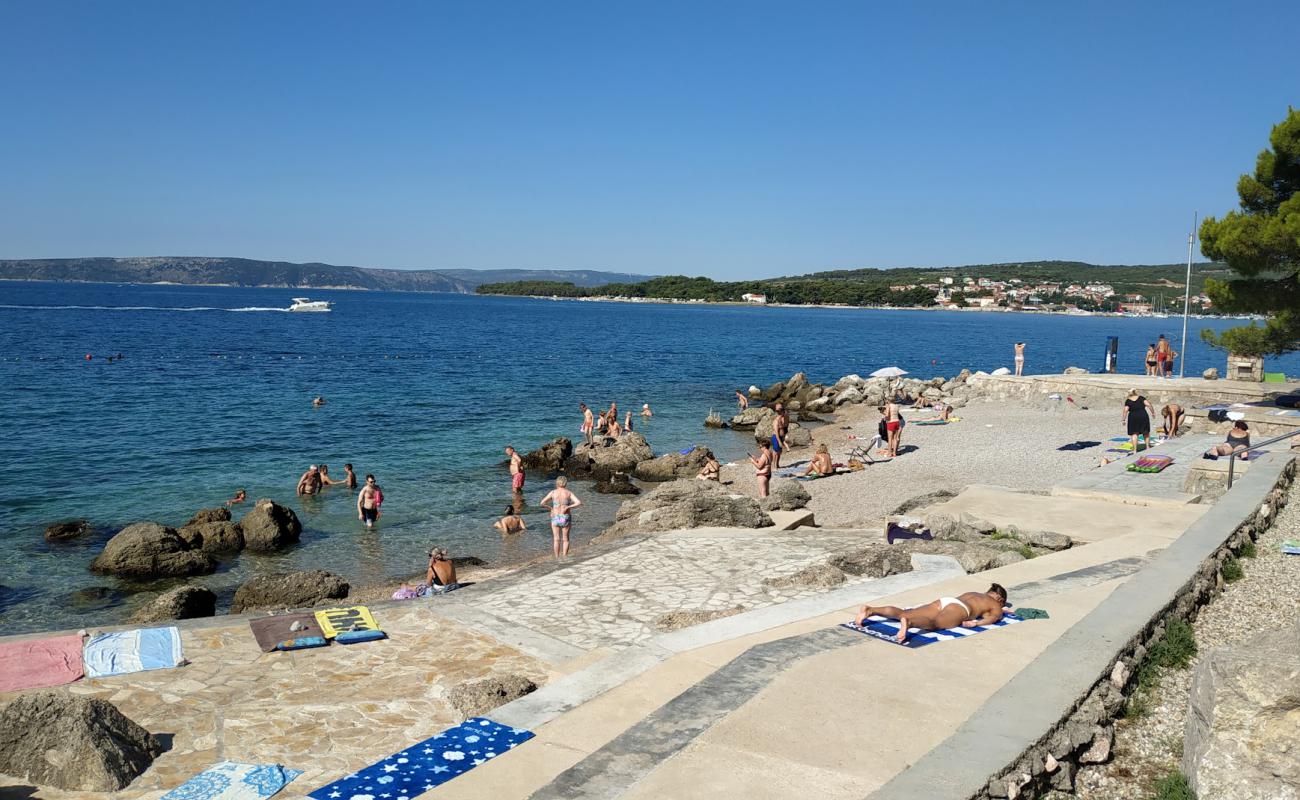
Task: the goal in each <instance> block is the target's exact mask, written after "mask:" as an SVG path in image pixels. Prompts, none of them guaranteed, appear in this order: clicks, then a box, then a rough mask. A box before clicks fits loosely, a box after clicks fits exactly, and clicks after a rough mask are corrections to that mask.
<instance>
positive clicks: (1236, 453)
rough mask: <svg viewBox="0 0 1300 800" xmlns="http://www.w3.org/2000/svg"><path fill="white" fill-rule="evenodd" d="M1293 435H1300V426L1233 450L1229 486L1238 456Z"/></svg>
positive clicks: (1229, 458) (1229, 464) (1229, 462)
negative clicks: (1244, 447) (1243, 448)
mask: <svg viewBox="0 0 1300 800" xmlns="http://www.w3.org/2000/svg"><path fill="white" fill-rule="evenodd" d="M1292 436H1300V428H1296V429H1295V430H1293V431H1291V432H1290V433H1284V434H1282V435H1281V436H1274V437H1273V438H1272V439H1265V440H1264V441H1262V442H1260V443H1259V444H1254V445H1251V446H1250V447H1247V448H1246V449H1245V450H1236V451H1233V453H1232V455H1230V456H1228V488H1229V489H1231V488H1232V476H1233V473H1234V472H1236V466H1237V458H1238V457H1239V456H1241V455H1242V454H1245V453H1249V452H1251V451H1253V450H1258V449H1259V448H1261V447H1268V446H1269V445H1270V444H1273V443H1274V442H1280V441H1282V440H1283V439H1290V438H1291V437H1292Z"/></svg>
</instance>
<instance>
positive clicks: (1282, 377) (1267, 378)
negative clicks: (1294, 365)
mask: <svg viewBox="0 0 1300 800" xmlns="http://www.w3.org/2000/svg"><path fill="white" fill-rule="evenodd" d="M1264 383H1286V373H1285V372H1265V373H1264Z"/></svg>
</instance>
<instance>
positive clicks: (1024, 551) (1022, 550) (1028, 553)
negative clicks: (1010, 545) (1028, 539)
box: [1016, 544, 1038, 559]
mask: <svg viewBox="0 0 1300 800" xmlns="http://www.w3.org/2000/svg"><path fill="white" fill-rule="evenodd" d="M1016 552H1017V553H1019V554H1020V555H1022V556H1024V557H1025V558H1027V559H1028V558H1033V557H1034V556H1036V555H1038V554H1037V553H1035V552H1034V551H1033V549H1032V548H1031V547H1030V546H1029V545H1027V544H1022V545H1020V546H1019V547H1017V548H1016Z"/></svg>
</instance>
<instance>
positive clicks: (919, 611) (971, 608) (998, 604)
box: [853, 583, 1007, 642]
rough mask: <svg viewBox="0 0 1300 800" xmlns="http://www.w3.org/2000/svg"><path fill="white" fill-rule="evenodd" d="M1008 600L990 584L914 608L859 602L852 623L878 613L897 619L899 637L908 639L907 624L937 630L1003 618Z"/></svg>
mask: <svg viewBox="0 0 1300 800" xmlns="http://www.w3.org/2000/svg"><path fill="white" fill-rule="evenodd" d="M1006 604H1007V590H1006V589H1004V588H1002V586H1001V585H999V584H996V583H995V584H993V585H992V586H990V587H989V588H988V591H985V592H966V593H964V594H962V595H960V596H958V597H940V598H939V599H938V600H935V601H934V602H933V603H927V604H925V605H923V606H917V607H916V608H899V607H898V606H867V605H864V606H861V607H860V608H858V613H857V616H855V617H854V618H853V624H854V625H859V626H861V625H865V624H866V622H867V618H868V617H872V616H880V617H889V618H890V619H896V620H898V641H899V642H905V641H907V630H908V628H919V629H920V630H923V631H937V630H943V629H944V628H956V627H958V626H961V627H963V628H978V627H980V626H981V625H992V624H993V623H995V622H997V621H998V620H1000V619H1002V613H1003V607H1004V606H1005V605H1006Z"/></svg>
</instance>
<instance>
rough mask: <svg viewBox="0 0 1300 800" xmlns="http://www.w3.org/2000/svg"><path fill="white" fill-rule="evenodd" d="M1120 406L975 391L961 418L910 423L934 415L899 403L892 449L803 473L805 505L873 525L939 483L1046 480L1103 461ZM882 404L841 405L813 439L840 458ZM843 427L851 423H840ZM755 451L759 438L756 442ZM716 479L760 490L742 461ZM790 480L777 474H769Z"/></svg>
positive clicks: (802, 453) (790, 459) (834, 521)
mask: <svg viewBox="0 0 1300 800" xmlns="http://www.w3.org/2000/svg"><path fill="white" fill-rule="evenodd" d="M1120 411H1121V409H1119V408H1106V409H1089V410H1087V411H1084V410H1079V409H1075V408H1068V409H1065V410H1042V409H1036V408H1026V407H1022V406H1011V405H1005V404H1001V403H990V402H982V401H980V400H975V401H972V402H971V404H970V405H968V406H966V407H965V408H961V409H958V410H957V411H956V412H955V414H954V415H955V416H960V417H961V421H960V422H956V423H953V424H950V425H935V426H924V425H913V424H910V423H911V422H913V421H915V420H919V419H924V418H926V417H932V416H934V414H933V413H931V412H928V411H922V410H912V409H904V412H903V416H904V418H905V419H907V420H908V421H909V424H908V425H906V426H905V427H904V428H903V438H902V450H901V452H900V455H899V457H898V458H897V459H894V460H893V461H890V462H887V463H877V464H874V465H868V466H867V468H866V469H865V470H863V471H861V472H855V473H852V474H849V475H841V476H838V477H834V478H827V479H823V480H817V481H807V482H804V487H805V488H806V489H807V490H808V493H809V494H811V495H812V502H811V503H810V504H809V508H811V509H812V510H813V512H814V513H815V514H816V519H817V524H818V525H821V526H823V527H858V526H871V527H875V526H876V524H877V523H879V522H880V521H881V520H882V519H883V518H884V517H885V516H886V515H887V514H889V513H890V512H892V511H893V510H894V509H895V508H896V507H898V505H899V504H900V503H902V502H903V501H905V500H908V499H910V498H912V497H915V496H916V495H919V494H924V493H927V492H933V491H936V490H940V489H947V490H951V491H954V492H955V491H960V490H961V489H962V488H963V487H964V486H966V485H968V484H972V483H984V484H994V485H999V486H1007V487H1010V488H1012V489H1019V490H1046V489H1048V488H1050V487H1051V486H1052V485H1053V484H1056V483H1059V482H1061V481H1062V480H1065V479H1067V478H1071V477H1074V476H1075V475H1079V474H1081V473H1083V472H1086V471H1088V470H1090V469H1093V468H1094V467H1096V466H1098V464H1099V463H1100V461H1099V459H1100V458H1101V457H1102V456H1103V455H1109V456H1111V457H1112V458H1113V457H1115V456H1116V455H1117V454H1114V453H1110V454H1107V453H1105V450H1106V448H1107V447H1109V446H1110V445H1109V444H1108V442H1107V440H1108V439H1110V438H1111V437H1114V436H1120V435H1123V433H1124V428H1123V425H1122V424H1121V422H1120ZM879 420H880V414H879V413H878V412H877V411H876V410H875V409H874V408H870V407H868V406H863V405H855V406H847V407H845V408H843V409H841V410H839V411H838V412H836V419H835V422H834V424H830V425H825V426H821V427H819V428H816V429H814V431H813V440H814V445H815V444H817V443H820V442H825V443H826V444H827V446H828V447H829V448H830V452H831V457H832V458H834V459H835V461H836V462H842V461H846V460H847V455H848V453H849V451H850V449H851V448H852V447H853V445H854V444H856V442H852V441H850V440H849V439H848V436H849V434H850V433H856V434H859V435H865V436H868V437H870V436H872V435H874V432H875V429H876V424H877V422H878V421H879ZM846 427H848V428H850V429H851V430H845V428H846ZM1081 440H1086V441H1094V442H1101V444H1100V445H1098V446H1097V447H1092V448H1089V449H1087V450H1079V451H1068V450H1067V451H1061V450H1057V448H1058V447H1060V446H1061V445H1063V444H1068V443H1070V442H1074V441H1081ZM755 451H757V448H755ZM812 453H813V448H812V447H804V448H797V449H795V450H793V451H792V452H790V453H788V454H786V456H785V457H784V458H783V459H782V462H781V463H782V464H783V465H789V464H792V463H794V462H796V461H799V460H803V459H808V458H810V457H811V456H812ZM722 476H723V480H724V481H731V482H732V483H731V486H732V488H734V489H737V490H739V491H743V492H745V493H747V494H752V495H755V496H757V494H758V483H757V481H755V479H754V470H753V467H751V466H750V465H749V464H748V463H745V464H735V465H729V466H726V467H724V468H723V473H722ZM780 480H789V479H788V478H779V477H778V478H774V481H780Z"/></svg>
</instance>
